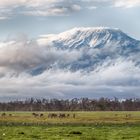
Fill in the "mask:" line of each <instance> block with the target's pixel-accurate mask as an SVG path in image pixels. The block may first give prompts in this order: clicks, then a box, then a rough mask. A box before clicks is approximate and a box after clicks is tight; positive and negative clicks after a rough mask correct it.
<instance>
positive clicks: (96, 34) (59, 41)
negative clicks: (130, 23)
mask: <svg viewBox="0 0 140 140" xmlns="http://www.w3.org/2000/svg"><path fill="white" fill-rule="evenodd" d="M41 41H42V42H43V41H44V43H45V42H46V43H51V44H52V45H54V46H55V47H57V48H63V49H64V48H65V49H67V48H70V49H74V48H76V49H80V48H83V47H89V48H105V47H113V48H114V47H122V48H133V49H134V48H136V46H138V44H140V42H139V41H137V40H135V39H133V38H131V37H129V36H128V35H126V34H125V33H123V32H122V31H121V30H119V29H116V28H107V27H97V28H74V29H72V30H69V31H66V32H63V33H60V34H58V35H47V36H42V38H40V39H39V42H41Z"/></svg>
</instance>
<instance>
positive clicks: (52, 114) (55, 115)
mask: <svg viewBox="0 0 140 140" xmlns="http://www.w3.org/2000/svg"><path fill="white" fill-rule="evenodd" d="M56 117H57V114H55V113H49V114H48V118H56Z"/></svg>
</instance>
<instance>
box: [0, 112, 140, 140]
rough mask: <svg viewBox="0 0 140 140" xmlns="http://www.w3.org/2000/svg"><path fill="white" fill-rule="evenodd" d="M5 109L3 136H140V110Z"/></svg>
mask: <svg viewBox="0 0 140 140" xmlns="http://www.w3.org/2000/svg"><path fill="white" fill-rule="evenodd" d="M2 113H3V112H1V113H0V124H1V125H0V140H124V139H125V140H140V112H51V113H56V114H59V113H65V114H70V117H67V118H58V117H57V118H48V114H49V113H50V112H36V113H37V114H40V113H43V116H42V117H39V116H37V117H34V116H33V115H32V112H6V115H5V116H2ZM9 114H12V116H9ZM73 114H75V116H76V117H75V118H73Z"/></svg>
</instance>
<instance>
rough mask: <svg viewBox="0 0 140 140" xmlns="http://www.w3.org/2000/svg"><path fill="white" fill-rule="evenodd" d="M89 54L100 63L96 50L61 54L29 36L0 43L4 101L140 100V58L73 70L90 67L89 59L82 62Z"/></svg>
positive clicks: (0, 89) (0, 91)
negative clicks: (84, 98) (139, 98)
mask: <svg viewBox="0 0 140 140" xmlns="http://www.w3.org/2000/svg"><path fill="white" fill-rule="evenodd" d="M50 45H51V44H50ZM105 51H106V52H107V50H105ZM101 53H103V52H101ZM109 53H110V52H109ZM85 54H88V55H91V60H90V59H88V60H90V61H95V59H97V60H99V58H97V56H99V50H98V51H97V50H96V49H95V50H94V49H93V50H89V51H87V50H86V51H84V50H73V51H69V50H61V49H56V48H54V47H53V46H49V45H41V43H40V44H39V43H37V42H36V41H31V40H29V39H27V37H26V36H24V37H21V38H19V39H13V41H8V42H3V43H0V85H1V86H0V98H1V100H6V99H7V100H8V99H9V98H10V99H16V98H18V99H23V98H28V97H35V98H41V97H44V98H45V97H46V98H73V97H91V98H93V97H96V98H97V97H102V96H103V97H110V98H111V97H114V96H115V97H118V98H131V97H140V95H139V91H140V87H139V85H140V75H139V73H140V66H139V65H138V64H137V62H136V61H135V59H138V57H139V55H136V54H131V56H130V57H122V56H117V58H116V57H115V59H114V58H110V57H108V58H107V59H104V60H103V59H100V62H99V63H96V65H95V67H91V69H88V67H87V69H86V68H84V67H82V68H80V69H72V67H71V66H72V65H73V64H74V66H78V65H79V64H80V65H82V66H84V64H85V63H87V62H86V59H84V60H82V61H81V58H83V57H84V56H85Z"/></svg>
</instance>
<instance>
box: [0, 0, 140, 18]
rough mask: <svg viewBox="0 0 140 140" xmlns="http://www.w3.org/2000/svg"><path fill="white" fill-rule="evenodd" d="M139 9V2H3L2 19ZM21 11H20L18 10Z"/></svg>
mask: <svg viewBox="0 0 140 140" xmlns="http://www.w3.org/2000/svg"><path fill="white" fill-rule="evenodd" d="M112 6H113V7H123V8H133V7H139V6H140V1H139V0H77V1H75V0H67V1H66V0H10V1H9V0H1V1H0V19H1V20H3V19H7V18H11V17H13V16H17V15H26V16H41V17H46V16H68V15H70V14H71V13H73V12H79V11H81V10H82V9H89V10H96V9H97V8H98V7H112ZM17 8H18V9H21V10H20V11H19V10H17Z"/></svg>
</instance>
